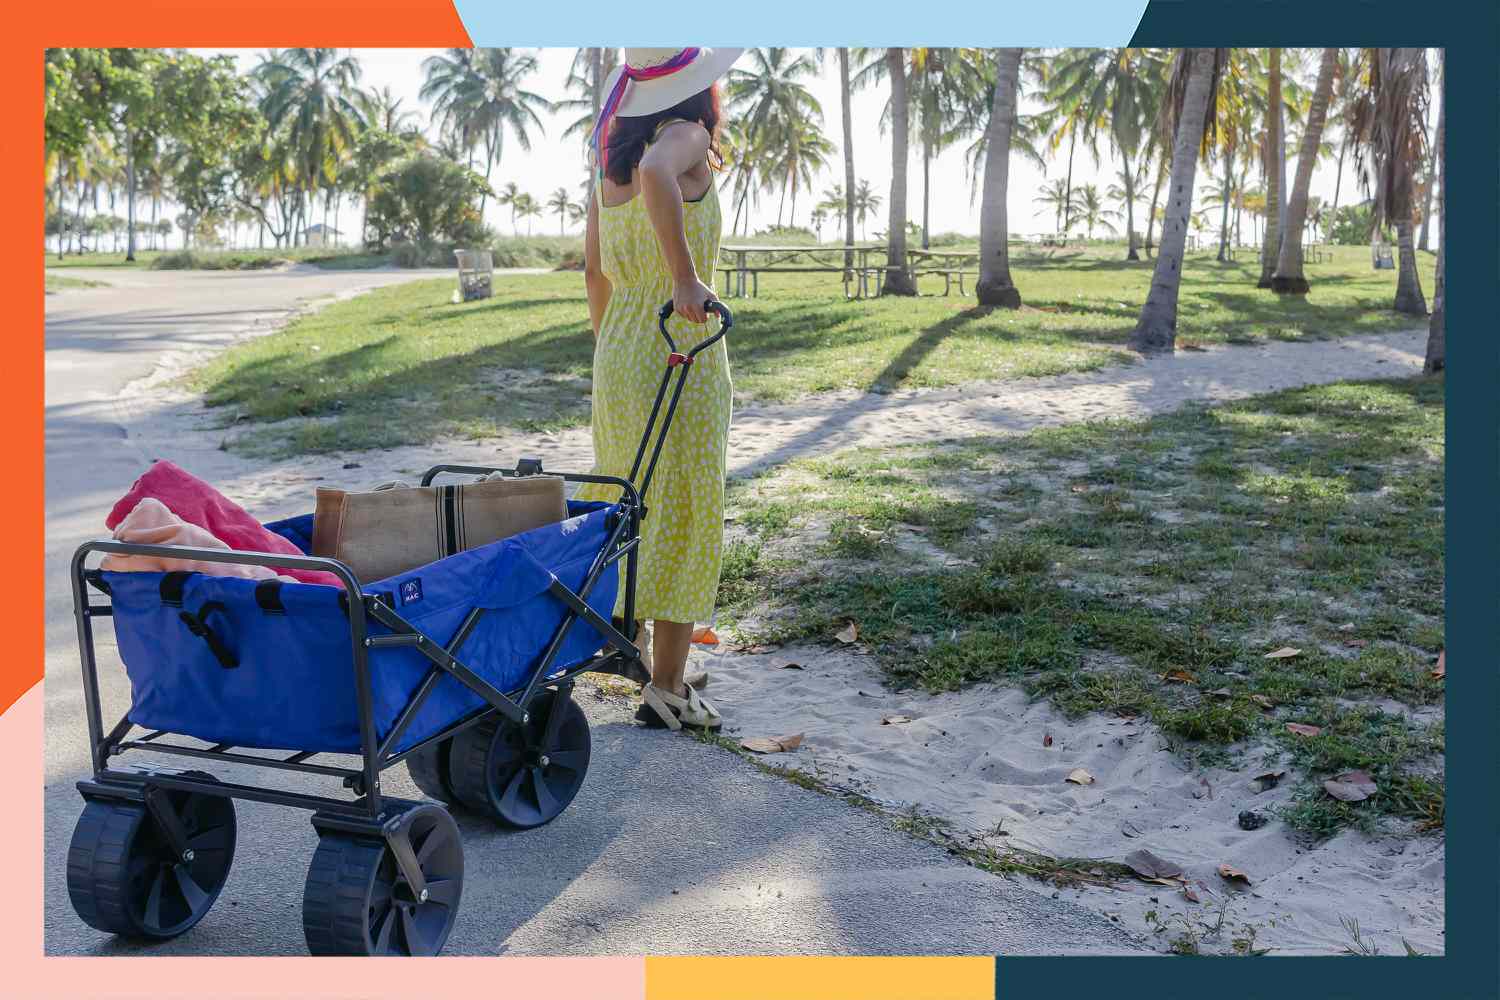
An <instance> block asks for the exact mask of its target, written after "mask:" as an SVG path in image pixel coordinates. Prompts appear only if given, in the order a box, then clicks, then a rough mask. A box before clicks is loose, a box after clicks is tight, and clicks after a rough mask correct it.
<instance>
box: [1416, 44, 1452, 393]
mask: <svg viewBox="0 0 1500 1000" xmlns="http://www.w3.org/2000/svg"><path fill="white" fill-rule="evenodd" d="M1440 58H1442V59H1443V62H1444V65H1443V67H1442V68H1443V71H1444V72H1443V75H1442V79H1443V81H1444V82H1447V65H1446V63H1447V58H1448V57H1447V53H1444V54H1443V55H1442V56H1441V57H1440ZM1447 105H1448V102H1447V100H1446V99H1443V103H1442V105H1440V106H1439V108H1438V125H1437V143H1436V144H1435V145H1434V147H1433V155H1434V157H1436V163H1435V166H1436V167H1437V169H1438V170H1439V171H1441V180H1442V185H1443V193H1442V194H1441V195H1439V196H1438V256H1437V278H1436V282H1437V284H1436V286H1435V287H1434V288H1433V290H1432V319H1431V320H1430V321H1429V322H1428V324H1427V358H1426V360H1425V361H1423V362H1422V371H1423V372H1425V373H1427V374H1428V375H1433V374H1435V373H1437V372H1440V371H1442V370H1443V369H1444V368H1447V367H1448V338H1447V333H1446V330H1445V328H1444V327H1445V324H1444V322H1443V319H1444V317H1443V313H1444V308H1443V271H1444V269H1445V268H1444V265H1445V262H1446V258H1447V256H1448V255H1447V246H1448V213H1447V210H1446V207H1447V204H1448V154H1447V152H1446V151H1445V150H1444V148H1443V143H1444V141H1445V139H1446V134H1445V131H1444V127H1443V109H1444V108H1446V107H1447Z"/></svg>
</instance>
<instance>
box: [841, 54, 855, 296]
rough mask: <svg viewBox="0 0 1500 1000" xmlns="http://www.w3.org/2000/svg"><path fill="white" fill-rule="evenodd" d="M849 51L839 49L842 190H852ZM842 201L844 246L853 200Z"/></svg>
mask: <svg viewBox="0 0 1500 1000" xmlns="http://www.w3.org/2000/svg"><path fill="white" fill-rule="evenodd" d="M851 100H852V89H851V87H850V84H849V50H848V49H839V111H840V114H841V116H842V118H843V126H844V190H845V191H853V190H854V118H853V116H852V114H851V112H850V102H851ZM843 201H844V207H843V212H844V245H845V246H852V245H853V244H854V199H852V198H845V199H843ZM853 266H854V252H853V251H852V250H845V251H844V267H846V268H849V267H853Z"/></svg>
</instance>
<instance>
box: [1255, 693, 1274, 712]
mask: <svg viewBox="0 0 1500 1000" xmlns="http://www.w3.org/2000/svg"><path fill="white" fill-rule="evenodd" d="M1250 700H1251V701H1253V702H1255V703H1256V704H1257V705H1259V706H1260V707H1261V708H1264V709H1265V710H1266V711H1268V712H1269V711H1270V710H1271V709H1272V708H1274V707H1275V705H1276V703H1275V702H1273V701H1272V700H1271V699H1270V698H1267V697H1266V696H1265V695H1263V694H1252V695H1251V696H1250Z"/></svg>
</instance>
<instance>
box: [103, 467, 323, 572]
mask: <svg viewBox="0 0 1500 1000" xmlns="http://www.w3.org/2000/svg"><path fill="white" fill-rule="evenodd" d="M148 497H149V498H153V499H156V500H158V501H160V502H161V503H162V504H163V505H164V506H165V507H166V508H167V509H168V510H169V511H171V512H172V513H173V514H176V515H177V516H178V517H179V518H181V519H182V520H184V521H186V522H187V523H188V524H191V525H196V526H197V527H199V528H202V529H204V530H205V531H207V532H208V533H209V534H210V535H212V536H213V537H214V538H216V539H218V540H219V541H221V542H223V543H224V546H223V547H224V548H229V549H242V550H245V551H249V552H276V553H280V554H283V555H289V556H300V555H302V554H303V553H302V551H301V550H300V549H298V548H297V546H295V545H293V544H292V543H291V542H289V541H287V540H286V539H285V538H282V537H281V536H280V535H278V534H276V533H275V532H274V531H267V530H266V529H265V528H264V527H263V526H262V525H261V523H260V522H259V521H257V520H256V519H255V518H253V517H251V516H250V515H249V514H248V513H246V512H245V510H244V508H242V507H240V505H239V504H237V503H235V502H234V501H232V500H230V499H229V498H228V497H225V496H224V495H223V494H221V493H220V492H219V491H218V490H216V489H214V488H213V487H212V486H210V485H208V484H207V483H205V482H204V481H203V480H201V479H199V478H198V477H197V476H194V475H192V474H191V473H188V472H186V471H184V470H183V469H181V468H179V467H178V466H176V465H174V464H173V463H171V462H169V461H167V460H166V459H158V460H157V461H156V462H154V463H153V464H152V466H151V468H149V469H147V470H146V472H145V474H144V475H142V476H141V478H139V479H137V480H136V481H135V483H134V484H132V485H131V487H130V490H129V492H127V493H126V494H125V495H124V496H123V497H121V498H120V500H119V502H117V503H116V504H115V506H114V509H113V510H111V511H110V512H109V517H107V518H105V521H104V526H105V527H106V528H109V529H110V530H111V531H113V530H114V529H115V528H116V527H117V526H119V525H120V524H121V523H122V522H124V520H125V519H126V517H127V516H128V515H129V514H130V513H131V512H133V511H134V510H135V509H136V506H137V505H138V504H139V503H140V502H141V501H142V500H144V499H146V498H148ZM217 565H227V564H217ZM282 573H284V574H285V575H287V576H289V577H292V578H293V579H295V580H299V581H301V582H302V583H322V584H328V585H330V586H334V587H338V586H342V584H340V582H339V578H338V577H337V576H334V575H333V574H332V573H325V572H323V571H321V570H307V569H283V570H282ZM228 575H237V574H228Z"/></svg>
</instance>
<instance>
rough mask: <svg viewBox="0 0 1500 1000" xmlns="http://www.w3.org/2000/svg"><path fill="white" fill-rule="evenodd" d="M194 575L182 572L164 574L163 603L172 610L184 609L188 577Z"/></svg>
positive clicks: (162, 582) (162, 579) (162, 581)
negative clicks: (183, 593) (183, 599)
mask: <svg viewBox="0 0 1500 1000" xmlns="http://www.w3.org/2000/svg"><path fill="white" fill-rule="evenodd" d="M192 575H193V574H191V573H187V572H184V571H182V570H177V571H174V572H171V573H163V574H162V578H161V602H162V603H163V604H165V605H167V606H168V607H171V608H180V607H182V592H183V589H184V588H186V587H187V581H188V577H190V576H192Z"/></svg>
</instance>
